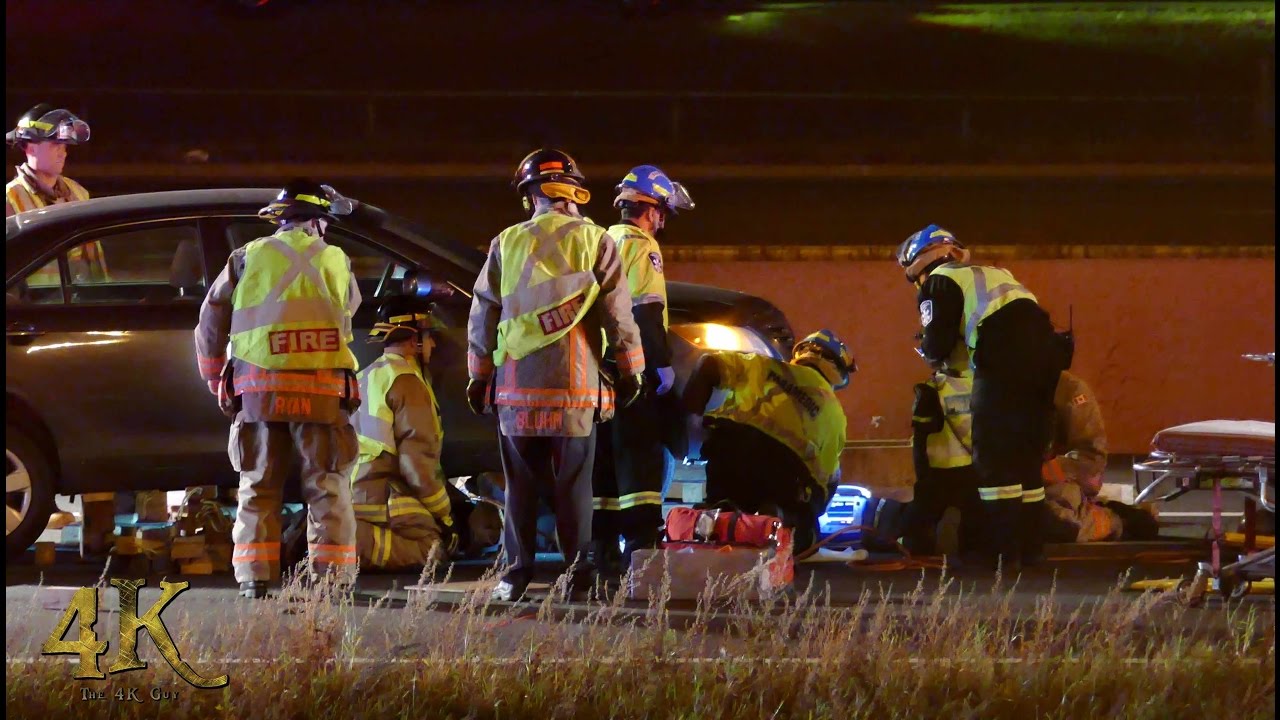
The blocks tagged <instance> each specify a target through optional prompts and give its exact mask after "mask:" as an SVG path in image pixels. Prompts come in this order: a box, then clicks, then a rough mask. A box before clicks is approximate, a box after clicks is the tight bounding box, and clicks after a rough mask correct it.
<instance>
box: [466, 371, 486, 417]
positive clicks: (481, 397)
mask: <svg viewBox="0 0 1280 720" xmlns="http://www.w3.org/2000/svg"><path fill="white" fill-rule="evenodd" d="M488 394H489V383H487V382H484V381H482V380H476V379H474V378H473V379H471V380H468V381H467V407H470V408H471V412H473V413H475V414H476V415H483V414H484V410H485V405H486V402H485V401H486V400H488V398H486V397H485V396H486V395H488Z"/></svg>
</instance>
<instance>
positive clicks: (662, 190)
mask: <svg viewBox="0 0 1280 720" xmlns="http://www.w3.org/2000/svg"><path fill="white" fill-rule="evenodd" d="M614 189H615V190H617V191H618V197H617V199H615V200H614V201H613V206H614V207H620V206H621V205H622V203H626V202H647V203H649V204H651V205H657V206H658V207H660V208H662V209H664V210H667V211H669V212H672V213H675V212H678V211H680V210H692V209H693V198H691V197H689V191H688V190H686V189H685V187H684V186H683V185H681V184H680V183H678V182H676V181H674V180H672V179H671V178H669V177H667V174H666V173H664V172H662V170H660V169H658V168H657V167H656V166H654V165H638V166H636V167H633V168H631V172H629V173H627V174H626V177H624V178H622V182H620V183H618V186H617V187H616V188H614Z"/></svg>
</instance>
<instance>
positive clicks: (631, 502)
mask: <svg viewBox="0 0 1280 720" xmlns="http://www.w3.org/2000/svg"><path fill="white" fill-rule="evenodd" d="M661 504H662V493H660V492H653V491H646V492H638V493H630V494H627V495H623V496H621V497H619V498H618V507H619V508H621V509H623V510H626V509H627V508H631V507H636V506H638V505H661Z"/></svg>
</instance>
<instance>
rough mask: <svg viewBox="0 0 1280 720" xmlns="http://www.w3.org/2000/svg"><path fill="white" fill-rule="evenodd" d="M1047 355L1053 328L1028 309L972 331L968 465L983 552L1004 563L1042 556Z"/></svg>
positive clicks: (1050, 360) (1052, 365) (1050, 387)
mask: <svg viewBox="0 0 1280 720" xmlns="http://www.w3.org/2000/svg"><path fill="white" fill-rule="evenodd" d="M1006 313H1007V315H1005V314H1006ZM1002 315H1004V317H1003V318H1002V317H1001V316H1002ZM997 318H1000V319H997ZM993 321H994V322H993ZM989 324H990V325H993V327H991V328H988V325H989ZM989 330H990V332H988V331H989ZM1054 353H1055V349H1054V347H1053V327H1052V326H1051V325H1049V320H1048V316H1046V315H1044V314H1043V311H1041V310H1040V308H1039V307H1037V306H1035V305H1034V304H1027V303H1024V302H1023V301H1020V300H1019V301H1015V302H1014V303H1012V304H1010V305H1007V306H1005V307H1004V308H1002V309H1000V310H998V311H997V312H996V313H994V314H993V315H992V316H991V317H990V318H989V319H988V320H987V321H986V323H984V325H983V326H982V328H981V330H980V334H979V340H978V350H977V353H976V354H975V365H976V366H977V367H976V368H975V370H974V376H973V398H972V405H971V408H972V412H973V465H974V468H975V469H977V471H978V496H979V498H980V499H981V501H982V503H983V505H984V506H985V507H986V509H987V511H986V516H987V522H986V527H984V528H983V531H984V534H985V538H984V542H983V549H984V550H985V551H986V552H987V553H989V554H992V555H1000V556H1003V557H1004V558H1005V559H1006V560H1007V561H1012V560H1014V559H1017V558H1019V556H1020V555H1021V557H1023V558H1026V559H1033V558H1035V557H1037V556H1038V555H1039V554H1040V553H1041V552H1042V551H1043V549H1044V530H1043V524H1042V521H1043V517H1042V515H1041V513H1042V512H1043V508H1044V482H1043V480H1042V479H1041V476H1040V466H1041V464H1042V463H1043V462H1044V456H1045V452H1046V451H1047V450H1048V448H1049V443H1050V441H1051V440H1052V433H1053V424H1052V423H1053V394H1054V391H1055V389H1056V388H1057V384H1058V376H1059V374H1060V373H1061V361H1060V360H1059V358H1058V357H1057V356H1056V355H1055V354H1054Z"/></svg>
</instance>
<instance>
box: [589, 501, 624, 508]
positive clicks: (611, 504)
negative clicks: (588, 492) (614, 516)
mask: <svg viewBox="0 0 1280 720" xmlns="http://www.w3.org/2000/svg"><path fill="white" fill-rule="evenodd" d="M591 509H592V510H621V509H622V508H621V507H620V506H619V505H618V501H617V500H615V499H613V498H591Z"/></svg>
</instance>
